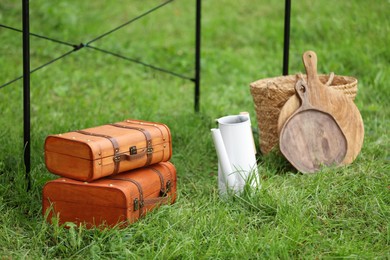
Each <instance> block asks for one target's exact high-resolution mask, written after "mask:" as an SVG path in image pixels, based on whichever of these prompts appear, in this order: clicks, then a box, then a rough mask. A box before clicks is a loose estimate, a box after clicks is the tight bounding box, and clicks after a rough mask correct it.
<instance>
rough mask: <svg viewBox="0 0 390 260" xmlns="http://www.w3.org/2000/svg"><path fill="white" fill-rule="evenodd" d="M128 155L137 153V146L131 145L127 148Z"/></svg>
mask: <svg viewBox="0 0 390 260" xmlns="http://www.w3.org/2000/svg"><path fill="white" fill-rule="evenodd" d="M129 152H130V155H133V154H137V146H131V147H130V148H129Z"/></svg>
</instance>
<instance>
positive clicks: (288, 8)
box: [283, 0, 291, 75]
mask: <svg viewBox="0 0 390 260" xmlns="http://www.w3.org/2000/svg"><path fill="white" fill-rule="evenodd" d="M290 16H291V0H286V6H285V10H284V50H283V75H288V56H289V49H290Z"/></svg>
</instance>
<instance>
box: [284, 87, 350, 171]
mask: <svg viewBox="0 0 390 260" xmlns="http://www.w3.org/2000/svg"><path fill="white" fill-rule="evenodd" d="M295 89H296V92H297V94H298V96H299V97H300V99H301V101H302V105H301V106H300V107H299V109H298V110H297V111H296V112H295V113H294V114H293V115H292V116H291V117H290V118H289V119H288V120H287V122H286V124H285V125H284V127H283V129H282V130H281V133H280V139H279V140H280V150H281V152H282V153H283V155H284V156H285V157H286V158H287V160H288V161H289V162H290V163H291V164H292V165H293V166H294V167H295V168H296V169H297V170H299V171H301V172H302V173H313V172H316V171H317V170H318V169H320V168H321V166H323V165H326V166H331V165H339V164H340V163H341V162H342V161H343V159H344V157H345V155H346V153H347V140H346V138H345V136H344V134H343V132H342V131H341V129H340V127H339V125H338V124H337V122H336V120H335V119H334V118H333V117H332V116H331V115H330V114H328V113H326V112H323V111H321V110H318V109H316V107H315V105H312V104H311V102H310V100H309V98H310V92H311V89H310V88H309V87H308V86H307V85H306V84H305V82H304V81H302V80H299V81H298V82H297V84H296V86H295Z"/></svg>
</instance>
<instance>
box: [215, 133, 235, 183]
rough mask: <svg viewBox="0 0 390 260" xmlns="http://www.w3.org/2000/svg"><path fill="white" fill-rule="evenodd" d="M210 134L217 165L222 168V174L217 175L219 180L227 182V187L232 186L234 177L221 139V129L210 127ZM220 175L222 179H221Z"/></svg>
mask: <svg viewBox="0 0 390 260" xmlns="http://www.w3.org/2000/svg"><path fill="white" fill-rule="evenodd" d="M211 135H212V137H213V141H214V146H215V150H216V151H217V157H218V162H219V166H220V167H221V170H222V174H221V175H222V176H218V179H219V181H220V182H221V181H222V182H224V183H226V184H227V186H228V187H233V186H234V185H235V183H236V177H235V176H234V174H232V173H233V170H232V167H231V164H230V160H229V156H228V154H227V152H226V148H225V144H224V142H223V139H222V135H221V131H220V130H219V129H217V128H213V129H211ZM220 177H222V178H223V179H224V180H222V178H220Z"/></svg>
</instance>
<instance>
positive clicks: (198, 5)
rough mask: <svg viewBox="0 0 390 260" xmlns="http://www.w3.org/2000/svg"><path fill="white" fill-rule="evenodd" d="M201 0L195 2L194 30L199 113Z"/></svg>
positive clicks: (196, 102) (196, 101) (196, 89)
mask: <svg viewBox="0 0 390 260" xmlns="http://www.w3.org/2000/svg"><path fill="white" fill-rule="evenodd" d="M201 2H202V1H201V0H196V26H195V27H196V28H195V31H196V32H195V112H199V97H200V69H201V68H200V45H201V42H200V40H201V14H202V4H201Z"/></svg>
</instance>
